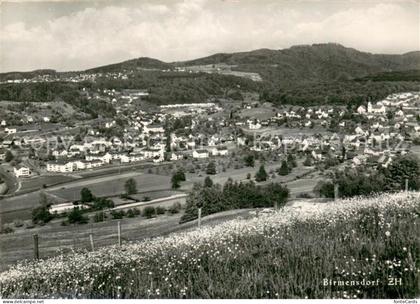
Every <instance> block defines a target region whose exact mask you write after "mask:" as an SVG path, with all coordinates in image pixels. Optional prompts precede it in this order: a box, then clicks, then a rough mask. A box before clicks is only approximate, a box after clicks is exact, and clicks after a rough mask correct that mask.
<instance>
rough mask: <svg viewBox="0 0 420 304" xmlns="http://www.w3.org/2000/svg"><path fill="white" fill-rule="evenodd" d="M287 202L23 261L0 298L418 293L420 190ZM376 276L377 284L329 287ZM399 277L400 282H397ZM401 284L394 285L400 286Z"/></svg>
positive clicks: (3, 277) (5, 278)
mask: <svg viewBox="0 0 420 304" xmlns="http://www.w3.org/2000/svg"><path fill="white" fill-rule="evenodd" d="M297 205H298V206H302V208H296V207H294V208H291V207H285V208H283V209H281V210H279V211H276V212H272V213H268V214H261V213H260V214H259V215H258V216H256V217H255V218H252V219H236V220H232V221H229V222H226V223H223V224H220V225H217V226H215V227H206V226H204V227H202V228H201V229H196V230H193V231H187V232H184V233H177V234H172V235H169V236H167V237H162V238H155V239H151V240H147V241H142V242H139V243H132V244H126V245H123V246H121V247H118V246H113V247H106V248H101V249H98V250H96V251H94V252H84V253H80V252H79V253H76V252H75V253H72V254H66V255H59V256H57V257H54V258H50V259H47V260H43V261H38V262H35V261H27V262H22V263H20V264H18V265H15V266H13V267H12V268H10V269H9V270H8V271H6V272H3V273H1V274H0V285H1V286H0V288H1V296H2V298H143V299H144V298H146V299H147V298H413V297H415V296H418V295H419V293H420V291H419V289H420V288H419V278H420V273H419V269H420V233H419V230H420V229H419V226H420V220H419V215H420V193H419V192H410V193H396V194H381V195H378V196H375V197H372V198H352V199H347V200H340V201H336V202H331V203H318V204H314V205H310V206H309V207H304V206H305V202H301V203H299V202H298V203H297ZM326 280H332V281H340V280H341V281H357V282H362V281H363V280H365V281H368V280H369V281H375V282H379V283H378V284H377V285H375V286H372V285H369V286H367V285H362V284H358V285H354V286H350V285H344V286H335V285H333V284H328V285H325V284H324V282H325V281H326ZM400 282H401V284H399V283H400ZM394 283H395V284H394Z"/></svg>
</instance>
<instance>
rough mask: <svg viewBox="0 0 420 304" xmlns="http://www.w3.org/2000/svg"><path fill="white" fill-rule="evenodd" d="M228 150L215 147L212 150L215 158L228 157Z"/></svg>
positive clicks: (222, 147)
mask: <svg viewBox="0 0 420 304" xmlns="http://www.w3.org/2000/svg"><path fill="white" fill-rule="evenodd" d="M228 153H229V152H228V149H227V148H226V147H225V146H219V147H214V148H213V149H212V150H211V154H212V155H213V156H225V155H228Z"/></svg>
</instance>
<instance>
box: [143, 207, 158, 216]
mask: <svg viewBox="0 0 420 304" xmlns="http://www.w3.org/2000/svg"><path fill="white" fill-rule="evenodd" d="M155 215H156V209H155V207H152V206H147V207H145V208H144V209H143V216H144V217H145V218H152V217H154V216H155Z"/></svg>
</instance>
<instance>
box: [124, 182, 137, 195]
mask: <svg viewBox="0 0 420 304" xmlns="http://www.w3.org/2000/svg"><path fill="white" fill-rule="evenodd" d="M124 189H125V193H126V194H127V195H131V194H135V193H137V183H136V181H135V179H134V178H129V179H127V181H126V182H125V184H124Z"/></svg>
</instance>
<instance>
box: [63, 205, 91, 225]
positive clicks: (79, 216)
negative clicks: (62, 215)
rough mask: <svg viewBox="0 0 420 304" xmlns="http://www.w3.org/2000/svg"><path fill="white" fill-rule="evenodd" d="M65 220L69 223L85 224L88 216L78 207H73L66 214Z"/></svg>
mask: <svg viewBox="0 0 420 304" xmlns="http://www.w3.org/2000/svg"><path fill="white" fill-rule="evenodd" d="M67 221H68V222H69V223H70V224H86V223H87V222H88V221H89V218H87V217H86V216H84V215H83V212H82V210H81V209H80V208H79V207H74V208H73V210H72V211H71V212H70V213H69V214H68V216H67Z"/></svg>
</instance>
